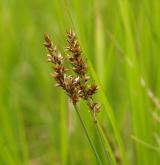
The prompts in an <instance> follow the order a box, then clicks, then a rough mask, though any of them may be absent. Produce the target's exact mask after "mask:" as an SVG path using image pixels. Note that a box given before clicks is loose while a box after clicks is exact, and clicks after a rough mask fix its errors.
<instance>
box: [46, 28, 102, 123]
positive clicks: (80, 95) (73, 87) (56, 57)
mask: <svg viewBox="0 0 160 165" xmlns="http://www.w3.org/2000/svg"><path fill="white" fill-rule="evenodd" d="M67 41H68V46H67V48H66V50H67V51H68V53H69V57H68V59H69V61H70V63H71V64H72V70H73V71H74V72H75V75H69V74H67V73H66V72H67V70H68V68H65V66H64V65H63V63H64V58H63V57H62V55H61V54H60V53H58V52H57V49H56V47H53V43H52V41H51V39H50V38H49V36H48V35H47V34H45V43H44V46H45V47H46V48H47V49H48V52H49V55H48V61H49V62H51V63H52V64H54V65H53V71H54V72H53V73H52V74H51V75H52V77H54V78H55V80H56V83H57V84H56V86H59V87H61V88H62V89H63V90H65V91H66V93H67V94H68V96H69V97H70V98H71V100H72V102H73V104H76V103H77V102H78V101H79V100H80V99H84V100H86V101H87V105H88V106H89V108H90V111H91V114H92V115H93V118H94V121H95V122H96V114H97V113H98V112H99V111H100V106H99V104H98V103H95V102H94V101H93V95H94V94H95V93H96V92H97V89H98V87H97V85H96V84H89V82H88V81H89V79H90V78H89V76H88V75H87V64H86V62H85V61H84V59H83V58H82V51H81V48H80V45H79V43H78V40H77V37H76V35H75V33H74V32H73V31H70V32H68V33H67Z"/></svg>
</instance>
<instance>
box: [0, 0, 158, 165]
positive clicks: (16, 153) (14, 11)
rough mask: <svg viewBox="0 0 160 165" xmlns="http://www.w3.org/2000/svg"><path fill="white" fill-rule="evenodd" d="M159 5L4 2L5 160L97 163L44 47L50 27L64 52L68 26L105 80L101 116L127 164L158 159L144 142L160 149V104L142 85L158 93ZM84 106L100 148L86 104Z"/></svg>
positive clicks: (0, 110)
mask: <svg viewBox="0 0 160 165" xmlns="http://www.w3.org/2000/svg"><path fill="white" fill-rule="evenodd" d="M159 10H160V2H159V0H154V1H151V0H142V1H135V0H130V1H129V0H123V1H122V0H112V1H111V0H108V1H105V0H100V1H93V0H88V1H86V0H85V1H84V0H81V1H75V0H61V1H58V0H54V1H49V0H46V1H43V0H35V1H31V0H28V1H23V0H22V1H21V0H16V1H14V0H8V1H7V0H1V1H0V40H1V43H0V52H1V58H0V164H7V165H10V164H11V165H12V164H13V165H17V164H96V161H95V158H94V155H93V153H92V151H91V148H90V146H89V144H88V142H87V139H86V137H85V135H84V133H83V130H82V129H81V126H80V124H79V121H78V120H77V117H76V114H75V112H74V111H73V107H72V105H70V103H69V101H68V98H67V97H66V96H65V95H64V94H63V92H60V91H59V90H58V89H57V88H55V87H54V86H53V80H52V79H51V78H50V76H49V72H50V71H51V69H50V67H49V66H48V64H47V62H46V56H45V54H46V51H45V49H44V48H43V45H42V43H43V34H44V32H48V33H50V34H51V36H52V38H53V40H54V43H57V46H58V48H59V49H60V50H62V51H64V48H63V45H65V44H66V41H65V33H66V31H67V30H69V29H70V28H73V29H74V30H75V32H76V33H77V36H78V38H79V41H80V43H81V46H82V49H83V52H84V57H87V61H88V64H89V65H90V67H89V69H90V73H91V76H92V77H93V78H94V79H95V81H97V82H98V83H99V85H100V94H97V99H98V100H99V102H100V103H101V107H102V112H101V113H100V114H99V115H98V121H99V122H100V124H101V125H103V129H104V130H106V132H107V136H109V137H110V138H111V139H112V140H113V142H114V143H115V144H116V150H117V152H119V154H120V156H121V159H122V161H123V164H125V163H126V164H139V165H143V164H144V165H147V164H151V163H152V164H155V165H156V164H158V162H159V161H160V156H159V153H158V152H156V151H155V150H152V149H151V148H147V147H146V146H145V145H143V144H150V145H151V146H155V147H156V148H158V147H160V146H159V139H160V135H159V131H160V127H159V109H158V108H157V107H155V105H154V104H153V102H152V99H154V98H151V97H148V93H147V88H144V87H142V85H141V83H140V82H142V79H143V81H145V83H146V86H147V87H149V88H150V89H151V90H152V92H153V93H154V94H155V96H156V97H157V98H159V97H160V94H159V93H160V90H159V89H160V83H159V82H160V78H159V77H160V65H159V60H160V57H159V52H160V47H159V44H160V36H159V33H158V32H159V28H160V17H159ZM95 71H96V72H95ZM79 107H80V113H81V115H82V116H83V118H84V120H85V123H86V125H87V128H88V130H89V132H90V134H91V136H92V138H93V139H94V143H95V144H96V148H97V151H99V153H102V148H101V145H100V141H99V140H98V135H97V133H96V129H95V127H94V124H93V123H92V119H91V117H90V114H89V113H88V112H87V111H88V110H87V107H86V106H85V105H84V104H83V103H82V104H80V105H79ZM153 113H154V114H156V115H157V116H158V117H157V118H155V117H154V116H153ZM103 136H105V135H104V134H103ZM131 136H134V137H135V139H140V141H141V142H142V143H141V144H140V143H139V142H137V141H136V140H134V139H132V138H131ZM143 142H144V143H143ZM107 143H108V142H107V141H106V146H107ZM125 157H126V158H127V160H126V158H125ZM101 158H102V159H103V160H104V162H105V156H104V155H101Z"/></svg>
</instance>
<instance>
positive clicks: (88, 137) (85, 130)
mask: <svg viewBox="0 0 160 165" xmlns="http://www.w3.org/2000/svg"><path fill="white" fill-rule="evenodd" d="M74 108H75V110H76V113H77V115H78V117H79V120H80V122H81V125H82V127H83V130H84V132H85V134H86V136H87V139H88V141H89V144H90V146H91V148H92V150H93V152H94V154H95V156H96V158H97V161H98V162H99V164H100V165H102V162H101V160H100V157H99V155H98V153H97V151H96V148H95V147H94V144H93V142H92V140H91V138H90V136H89V134H88V131H87V129H86V126H85V124H84V122H83V120H82V118H81V115H80V113H79V111H78V108H77V106H76V105H75V104H74Z"/></svg>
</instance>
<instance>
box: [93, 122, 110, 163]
mask: <svg viewBox="0 0 160 165" xmlns="http://www.w3.org/2000/svg"><path fill="white" fill-rule="evenodd" d="M96 130H97V133H98V136H99V138H100V141H101V146H102V149H103V152H104V154H105V156H106V158H107V162H108V164H111V160H110V157H109V154H108V151H106V148H105V143H104V140H103V137H102V135H101V132H100V130H99V128H98V126H97V123H96Z"/></svg>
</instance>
